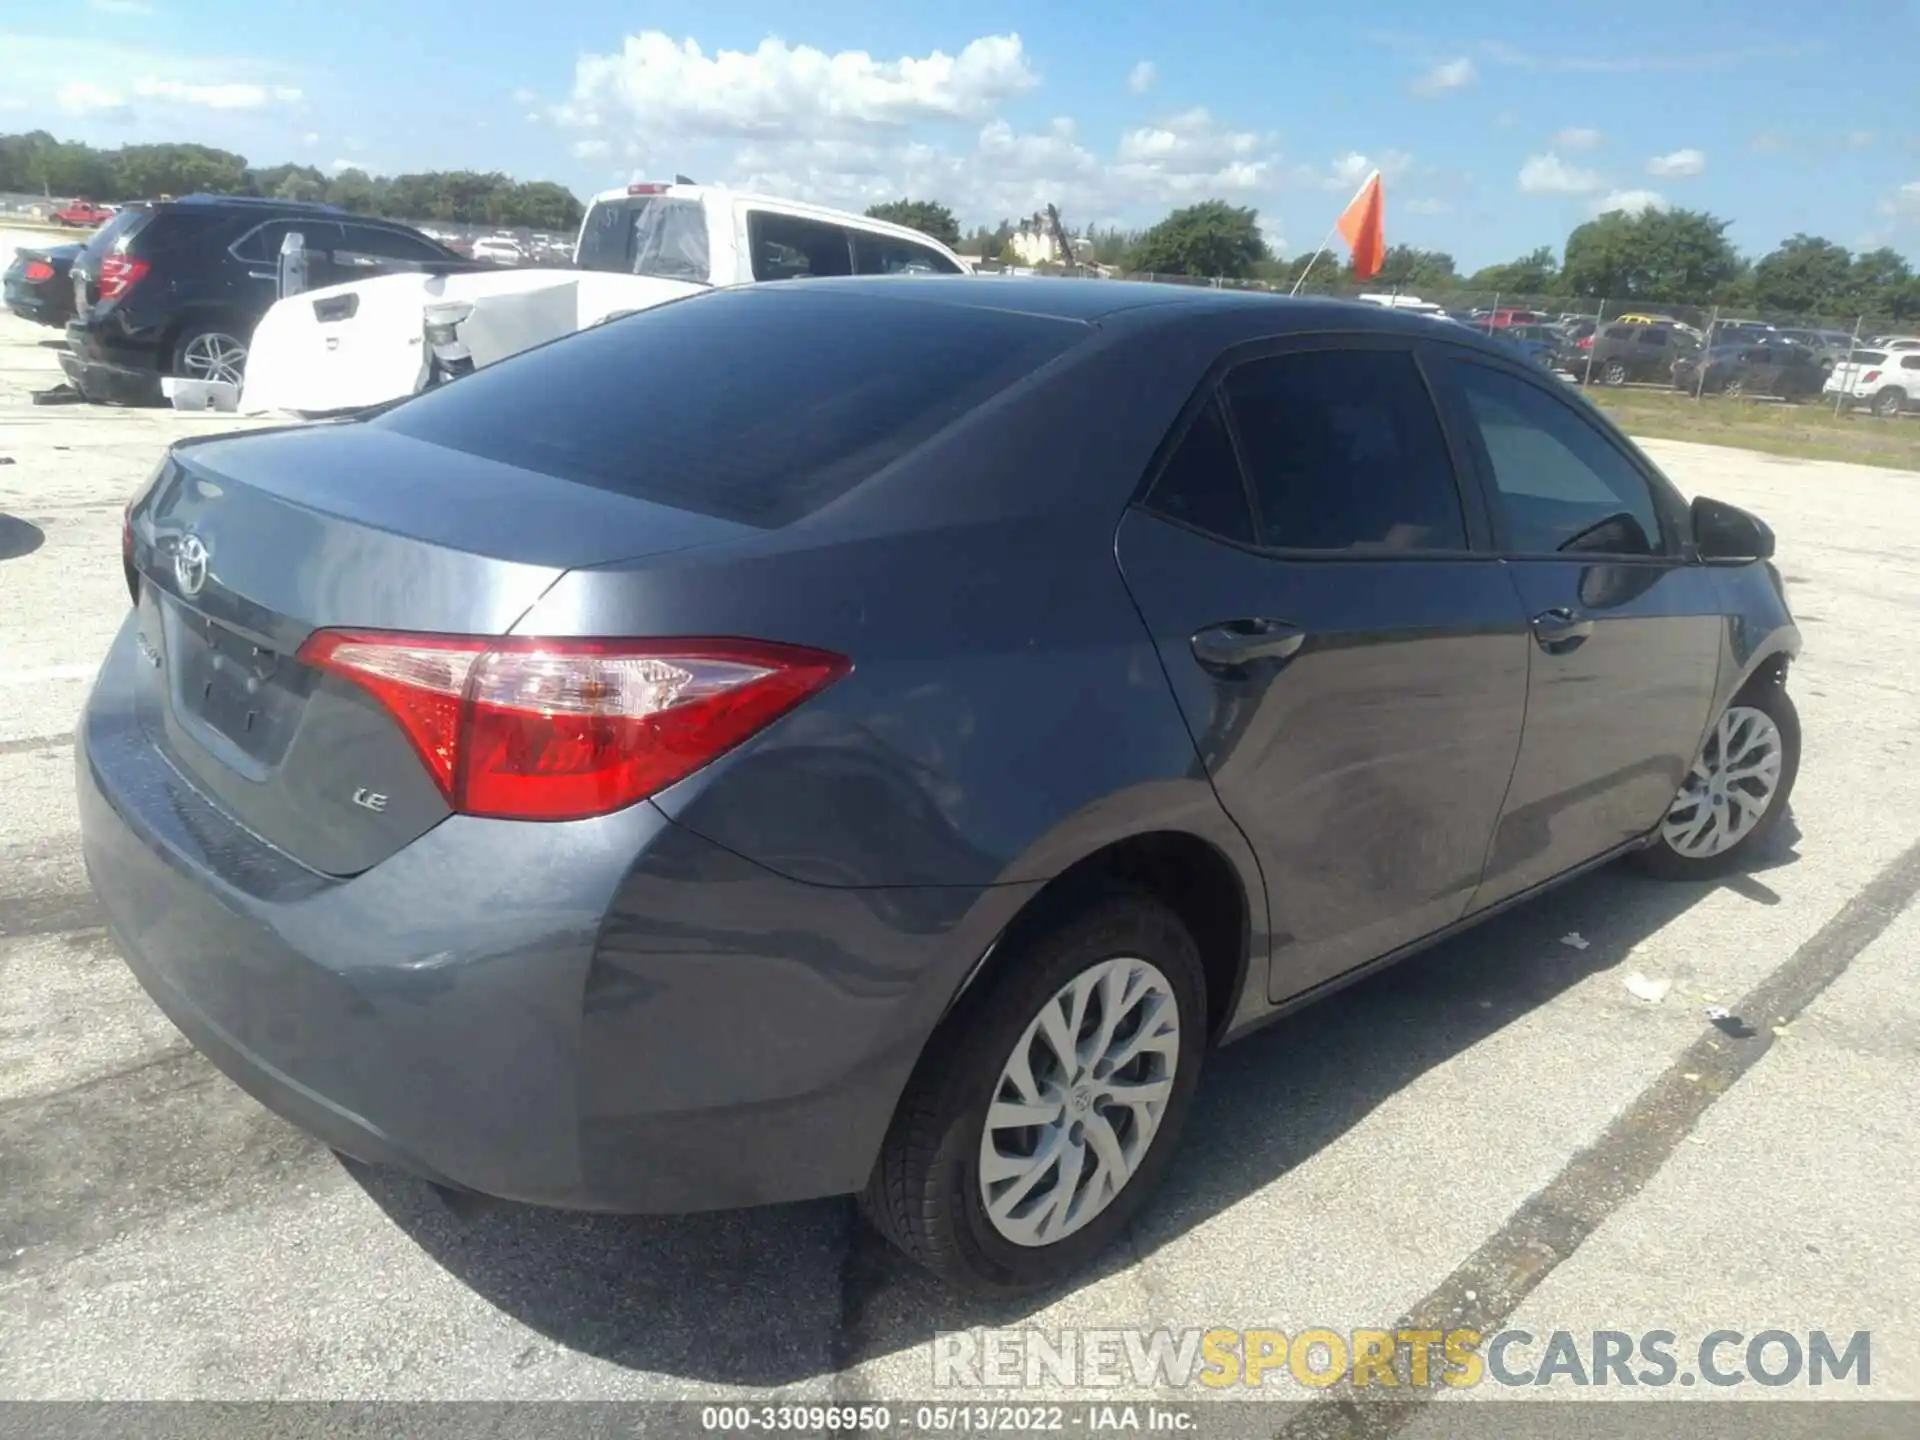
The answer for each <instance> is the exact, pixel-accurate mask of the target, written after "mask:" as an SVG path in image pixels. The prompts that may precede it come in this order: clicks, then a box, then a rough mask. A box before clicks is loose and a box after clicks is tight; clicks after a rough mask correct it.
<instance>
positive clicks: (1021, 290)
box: [754, 275, 1512, 359]
mask: <svg viewBox="0 0 1920 1440" xmlns="http://www.w3.org/2000/svg"><path fill="white" fill-rule="evenodd" d="M788 287H794V288H796V289H803V290H804V291H805V292H806V293H808V294H813V293H816V292H821V291H825V292H828V293H847V294H859V295H888V296H895V297H898V298H900V299H902V300H910V301H918V302H922V303H928V304H940V305H962V306H970V307H974V308H978V309H983V310H1002V311H1012V312H1015V313H1018V314H1024V315H1034V316H1041V317H1045V318H1051V319H1057V320H1067V321H1078V322H1080V323H1083V324H1108V323H1137V324H1143V325H1177V324H1181V323H1183V322H1185V323H1191V324H1194V325H1196V326H1203V327H1210V328H1211V329H1213V330H1214V331H1215V332H1216V333H1217V334H1218V336H1219V338H1220V339H1221V341H1222V343H1232V342H1233V341H1234V340H1235V339H1237V338H1252V337H1253V336H1256V335H1276V336H1277V335H1285V334H1289V333H1310V332H1313V331H1329V330H1333V331H1342V332H1346V333H1368V332H1377V333H1380V334H1386V335H1408V336H1413V337H1415V338H1419V337H1430V338H1434V339H1440V340H1445V341H1446V342H1448V343H1449V344H1468V345H1473V346H1475V347H1477V348H1480V349H1483V350H1485V351H1486V352H1487V353H1489V354H1492V355H1499V356H1501V357H1502V358H1507V359H1510V358H1511V356H1512V351H1511V348H1510V346H1509V343H1508V342H1505V341H1501V340H1499V339H1498V338H1495V339H1491V340H1490V339H1488V338H1487V337H1486V336H1484V335H1482V334H1481V333H1480V332H1479V331H1477V330H1474V329H1471V328H1470V327H1468V326H1464V325H1459V324H1456V323H1455V322H1453V321H1451V320H1448V319H1446V318H1444V317H1436V316H1431V315H1425V314H1422V313H1420V312H1419V311H1410V310H1401V309H1394V308H1389V307H1388V306H1385V305H1368V304H1364V303H1362V302H1360V301H1357V300H1336V299H1330V298H1328V297H1325V296H1318V295H1315V296H1300V297H1297V298H1296V297H1289V296H1286V295H1280V294H1276V293H1274V292H1272V291H1266V290H1215V289H1213V288H1211V287H1210V286H1188V285H1177V284H1165V283H1156V282H1152V281H1139V280H1091V279H1073V278H1065V277H1051V276H1037V275H1036V276H1004V277H999V276H986V275H982V276H976V277H974V278H971V279H965V278H962V277H959V276H952V275H948V276H938V275H930V276H918V275H857V276H832V277H826V276H823V277H820V278H817V279H807V280H789V281H781V282H780V283H779V284H778V285H777V286H766V287H758V286H756V287H754V288H756V289H762V288H764V289H767V290H785V289H787V288H788Z"/></svg>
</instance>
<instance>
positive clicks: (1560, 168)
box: [1519, 150, 1606, 195]
mask: <svg viewBox="0 0 1920 1440" xmlns="http://www.w3.org/2000/svg"><path fill="white" fill-rule="evenodd" d="M1519 180H1520V189H1521V190H1522V191H1523V192H1525V193H1526V194H1528V195H1585V194H1589V193H1590V192H1592V191H1595V190H1598V189H1600V188H1601V186H1603V185H1604V184H1605V183H1606V182H1605V181H1604V180H1602V179H1601V178H1600V177H1599V176H1598V175H1596V174H1594V173H1593V172H1592V171H1591V170H1581V169H1579V168H1577V167H1575V166H1572V165H1569V164H1567V162H1566V161H1564V160H1562V159H1561V158H1560V157H1559V156H1558V155H1556V154H1554V153H1553V152H1552V151H1551V150H1549V151H1548V152H1547V153H1546V154H1544V155H1529V156H1528V157H1527V159H1526V163H1525V164H1523V165H1522V166H1521V167H1520V177H1519Z"/></svg>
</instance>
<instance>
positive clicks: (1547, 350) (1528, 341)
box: [1493, 324, 1572, 370]
mask: <svg viewBox="0 0 1920 1440" xmlns="http://www.w3.org/2000/svg"><path fill="white" fill-rule="evenodd" d="M1493 336H1494V338H1495V339H1497V340H1504V341H1506V342H1507V343H1508V344H1509V345H1512V346H1513V347H1514V348H1515V349H1517V350H1518V351H1520V353H1521V354H1523V355H1525V356H1526V357H1527V359H1528V360H1530V361H1531V362H1533V363H1534V364H1535V365H1540V366H1543V367H1545V368H1546V369H1548V370H1552V369H1555V368H1556V367H1560V366H1563V365H1564V363H1565V360H1566V356H1567V354H1568V352H1569V350H1571V348H1572V341H1570V340H1569V339H1568V337H1567V334H1566V332H1565V331H1564V330H1562V329H1561V328H1560V327H1559V326H1558V325H1543V324H1524V325H1507V326H1504V327H1500V328H1496V329H1495V330H1494V331H1493Z"/></svg>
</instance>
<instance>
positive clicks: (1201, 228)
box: [1129, 200, 1271, 280]
mask: <svg viewBox="0 0 1920 1440" xmlns="http://www.w3.org/2000/svg"><path fill="white" fill-rule="evenodd" d="M1270 253H1271V252H1270V251H1269V250H1268V249H1267V242H1266V240H1265V238H1264V237H1262V236H1261V234H1260V217H1259V214H1258V213H1257V212H1256V211H1253V210H1248V209H1242V208H1240V207H1237V206H1233V205H1229V204H1227V202H1226V201H1224V200H1203V201H1201V202H1200V204H1198V205H1189V206H1187V207H1186V208H1185V209H1183V210H1176V211H1174V212H1173V213H1172V214H1171V215H1169V216H1167V218H1166V219H1164V220H1162V221H1161V222H1160V223H1159V224H1158V225H1155V226H1154V227H1153V228H1152V229H1150V230H1148V231H1147V232H1146V233H1145V234H1144V235H1142V236H1141V237H1140V243H1139V245H1137V246H1136V247H1135V248H1134V252H1133V255H1132V258H1131V260H1130V261H1129V264H1130V266H1131V268H1132V269H1134V270H1139V271H1145V272H1147V273H1150V274H1155V275H1196V276H1209V277H1212V276H1219V277H1222V278H1225V279H1230V280H1239V279H1245V278H1246V277H1247V276H1249V275H1251V274H1252V273H1253V268H1254V266H1256V265H1258V264H1259V263H1260V262H1261V261H1262V260H1265V259H1266V258H1267V257H1268V255H1269V254H1270Z"/></svg>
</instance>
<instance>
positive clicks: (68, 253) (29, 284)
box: [0, 245, 82, 325]
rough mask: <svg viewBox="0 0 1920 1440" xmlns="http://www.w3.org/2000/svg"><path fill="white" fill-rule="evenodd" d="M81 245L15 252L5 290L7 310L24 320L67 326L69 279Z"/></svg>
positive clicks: (25, 248) (70, 293) (26, 247)
mask: <svg viewBox="0 0 1920 1440" xmlns="http://www.w3.org/2000/svg"><path fill="white" fill-rule="evenodd" d="M81 248H82V247H80V246H78V245H41V246H35V245H23V246H21V247H20V248H19V249H18V250H16V251H14V254H13V263H12V264H11V265H9V266H8V267H7V273H6V276H5V278H4V280H0V287H4V293H5V297H6V302H7V309H9V310H11V311H12V312H13V313H14V314H16V315H18V316H19V317H20V318H21V319H23V320H34V321H37V322H39V323H40V324H42V325H65V324H66V323H67V321H68V320H69V319H71V318H72V316H73V281H72V279H71V278H70V275H71V272H72V270H73V261H74V257H75V256H76V255H78V254H79V253H80V251H81Z"/></svg>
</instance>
